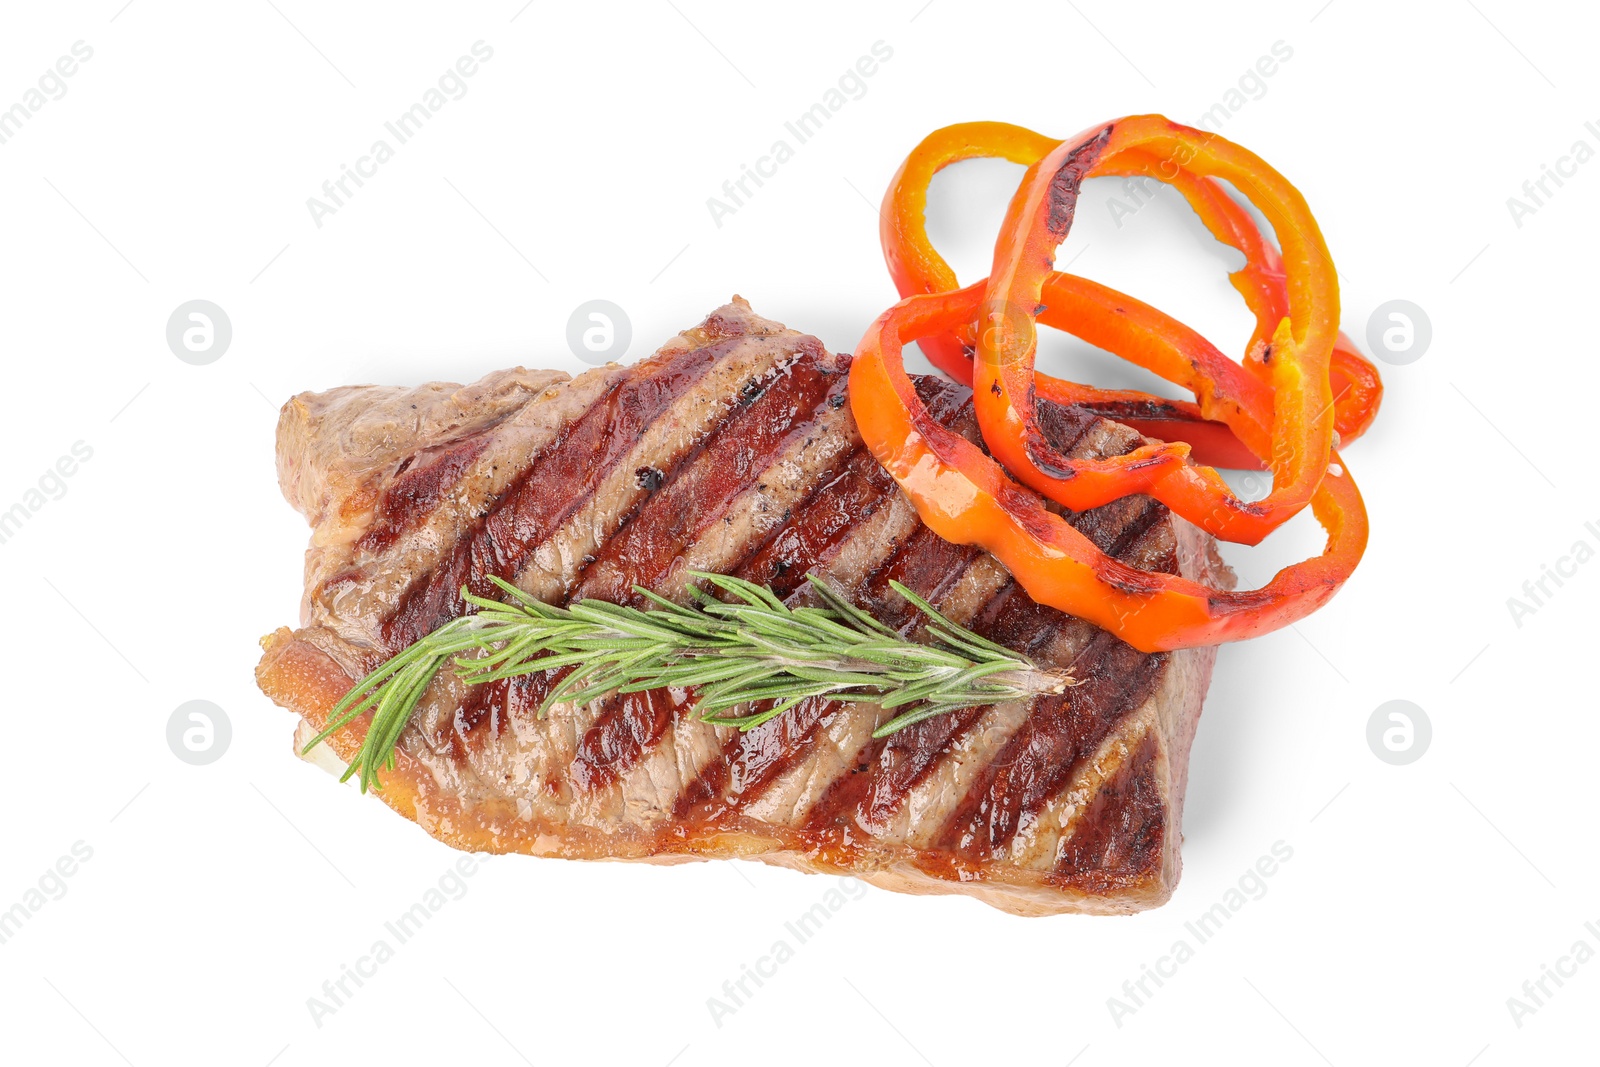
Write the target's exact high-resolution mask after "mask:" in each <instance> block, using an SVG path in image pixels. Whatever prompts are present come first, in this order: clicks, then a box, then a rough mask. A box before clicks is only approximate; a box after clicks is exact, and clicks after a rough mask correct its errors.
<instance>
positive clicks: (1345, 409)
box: [879, 122, 1382, 469]
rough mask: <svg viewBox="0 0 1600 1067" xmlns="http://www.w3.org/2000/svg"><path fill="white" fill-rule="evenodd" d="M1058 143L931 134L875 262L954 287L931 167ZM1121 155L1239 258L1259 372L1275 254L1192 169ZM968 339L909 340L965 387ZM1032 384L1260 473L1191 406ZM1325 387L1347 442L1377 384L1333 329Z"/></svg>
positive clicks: (966, 328)
mask: <svg viewBox="0 0 1600 1067" xmlns="http://www.w3.org/2000/svg"><path fill="white" fill-rule="evenodd" d="M1060 143H1061V142H1059V141H1056V140H1054V139H1053V138H1049V137H1045V136H1044V135H1042V134H1038V133H1035V132H1034V131H1032V130H1028V129H1025V128H1023V127H1021V126H1013V125H1010V124H1008V123H1001V122H970V123H959V124H957V125H954V126H947V127H945V128H943V129H941V130H937V131H935V132H934V133H932V134H930V135H929V136H928V137H926V138H925V139H924V140H923V141H922V142H921V143H920V144H918V145H917V147H916V148H915V149H913V150H912V152H911V154H910V155H909V156H907V158H906V160H905V162H904V163H903V164H901V167H900V169H899V171H898V172H897V173H896V174H895V177H894V180H893V181H892V182H891V183H890V185H889V190H888V192H887V193H886V194H885V196H884V202H883V209H882V211H881V213H880V218H881V222H880V227H879V230H880V237H881V240H882V244H883V251H884V258H885V260H886V261H887V263H888V266H889V271H890V274H891V276H892V277H893V278H894V281H895V286H896V288H897V289H898V291H899V292H900V295H901V296H903V297H904V296H910V295H912V294H914V293H934V292H945V291H949V290H953V289H955V288H956V287H957V281H956V276H955V272H954V271H953V270H952V269H951V268H950V266H949V264H948V263H947V262H946V261H945V260H944V258H943V257H942V256H940V255H939V253H938V251H937V250H936V249H935V248H934V247H933V245H932V242H931V241H930V240H929V239H928V234H927V225H926V208H927V192H928V187H929V184H930V183H931V181H932V179H933V176H934V175H935V174H936V173H938V172H939V171H940V170H941V169H943V168H944V167H946V166H948V165H950V164H951V163H954V162H958V161H960V160H963V159H974V158H980V157H981V158H1003V159H1007V160H1010V161H1011V162H1014V163H1021V164H1024V165H1028V166H1031V165H1032V164H1034V163H1037V162H1038V161H1039V160H1040V159H1041V158H1043V157H1044V156H1045V155H1047V154H1048V153H1049V152H1050V151H1052V150H1053V149H1055V148H1056V147H1057V146H1058V145H1060ZM1123 158H1124V160H1125V161H1128V162H1130V163H1131V162H1137V163H1139V164H1140V167H1138V168H1135V169H1133V170H1132V171H1131V172H1135V173H1138V172H1143V171H1145V170H1149V169H1151V168H1152V167H1153V168H1154V169H1155V170H1156V173H1157V174H1158V176H1159V179H1160V180H1162V181H1165V182H1167V183H1168V184H1171V185H1173V186H1174V187H1175V188H1177V189H1178V190H1179V192H1180V193H1181V194H1182V195H1183V196H1184V197H1185V199H1186V200H1188V202H1189V203H1190V205H1191V206H1192V207H1193V208H1194V210H1195V212H1196V213H1197V214H1198V215H1199V217H1200V219H1201V221H1202V222H1203V223H1204V224H1205V226H1206V227H1207V228H1208V229H1209V230H1210V231H1211V233H1212V234H1213V236H1215V237H1216V238H1217V239H1218V240H1219V241H1222V242H1224V243H1226V244H1228V245H1230V246H1231V247H1233V248H1235V249H1237V250H1238V251H1240V252H1241V253H1242V254H1243V255H1244V257H1245V265H1244V267H1242V268H1241V269H1240V270H1238V271H1236V272H1234V273H1233V275H1232V276H1231V280H1232V281H1233V284H1234V286H1235V288H1237V289H1238V290H1239V291H1240V293H1241V294H1242V295H1243V296H1244V298H1245V300H1246V303H1247V305H1248V306H1249V308H1250V309H1251V311H1252V313H1253V314H1254V315H1255V317H1256V321H1257V327H1256V336H1255V337H1253V338H1252V340H1251V344H1250V348H1249V351H1248V352H1247V354H1246V363H1247V366H1249V368H1250V369H1251V370H1252V371H1253V372H1259V371H1260V370H1261V369H1263V368H1262V366H1261V364H1260V360H1259V356H1260V353H1261V351H1262V350H1263V349H1264V346H1265V341H1266V339H1267V338H1270V335H1271V331H1272V330H1273V329H1274V328H1276V325H1277V323H1278V322H1279V321H1281V320H1282V317H1283V314H1284V312H1285V310H1286V309H1287V289H1286V285H1285V280H1284V274H1283V266H1282V260H1281V258H1280V257H1279V255H1278V252H1277V250H1276V249H1275V248H1273V247H1272V246H1271V244H1270V243H1268V242H1267V241H1265V240H1264V239H1263V238H1262V236H1261V233H1260V231H1259V230H1258V229H1257V228H1256V225H1255V221H1254V220H1253V219H1252V218H1251V217H1250V215H1249V214H1248V213H1247V212H1245V211H1244V210H1243V208H1241V207H1240V206H1239V205H1238V204H1236V203H1235V202H1234V201H1233V199H1232V197H1230V196H1228V195H1227V193H1226V192H1224V191H1223V189H1222V187H1221V186H1220V185H1219V184H1218V183H1217V182H1215V181H1214V180H1212V179H1211V178H1207V177H1203V176H1198V175H1195V174H1194V173H1192V172H1191V171H1189V170H1187V169H1185V168H1184V167H1182V166H1179V165H1177V163H1176V161H1170V162H1164V161H1161V160H1158V159H1153V158H1152V157H1149V155H1148V154H1147V153H1146V154H1145V155H1144V158H1143V159H1140V157H1139V153H1138V152H1137V151H1136V150H1130V151H1129V152H1126V153H1124V154H1123ZM1096 173H1100V172H1099V171H1098V170H1097V171H1096ZM1050 281H1051V282H1052V283H1054V288H1055V289H1056V291H1057V292H1060V291H1066V290H1063V289H1062V288H1061V287H1062V286H1065V287H1067V289H1070V288H1071V287H1073V286H1078V285H1084V284H1092V283H1086V282H1085V280H1084V279H1081V278H1076V277H1074V276H1072V275H1066V274H1056V273H1052V274H1051V275H1050ZM1101 290H1102V291H1103V292H1104V293H1109V294H1111V299H1110V300H1109V301H1107V302H1103V304H1102V307H1103V308H1104V309H1105V310H1106V311H1108V312H1110V311H1113V310H1114V309H1115V307H1116V306H1117V305H1119V304H1121V303H1123V302H1125V301H1127V300H1129V299H1131V298H1128V297H1126V296H1124V295H1123V294H1120V293H1117V292H1116V291H1115V290H1107V289H1105V288H1104V287H1101ZM1082 321H1083V320H1077V321H1062V320H1061V319H1060V317H1055V318H1053V320H1052V321H1050V323H1049V324H1050V325H1053V326H1056V327H1057V328H1059V329H1062V330H1065V331H1067V332H1069V333H1073V334H1075V335H1079V336H1082V331H1081V330H1080V329H1079V326H1080V325H1081V324H1082ZM975 343H976V341H975V336H974V333H973V330H972V325H971V324H970V323H959V324H957V325H956V326H955V327H954V328H953V329H952V330H951V332H950V333H948V334H939V335H933V336H928V337H924V338H922V339H921V340H920V341H919V342H918V344H919V346H920V347H921V349H922V351H923V352H924V354H926V355H927V356H928V358H929V360H930V361H931V362H932V363H933V364H934V365H935V366H936V367H938V368H939V369H940V370H943V371H944V372H945V373H946V374H948V375H950V376H951V377H952V378H954V379H956V380H957V381H960V382H962V383H963V384H967V385H970V384H971V383H972V350H973V348H974V346H975ZM1095 343H1097V344H1099V345H1100V347H1103V348H1107V349H1108V350H1110V351H1112V352H1113V353H1114V354H1116V355H1119V356H1122V357H1124V358H1131V357H1130V356H1129V353H1127V352H1125V351H1119V350H1118V349H1117V348H1116V347H1114V346H1111V345H1107V344H1105V343H1104V342H1099V341H1097V342H1095ZM1252 355H1253V356H1254V357H1255V358H1254V359H1252V358H1251V356H1252ZM1036 381H1037V389H1038V392H1039V395H1041V396H1047V397H1049V398H1051V399H1053V400H1056V401H1057V402H1060V403H1069V402H1070V403H1077V404H1079V405H1081V406H1084V407H1087V408H1090V409H1091V410H1095V411H1097V412H1099V413H1101V414H1105V415H1107V416H1109V417H1112V418H1117V419H1119V420H1120V421H1124V422H1127V423H1128V424H1129V425H1131V426H1133V427H1134V428H1135V429H1137V430H1139V431H1140V432H1141V433H1144V434H1146V435H1148V436H1151V437H1155V438H1158V439H1161V440H1169V441H1183V442H1187V443H1190V444H1191V445H1192V446H1193V447H1194V449H1195V451H1194V453H1193V458H1194V459H1195V460H1197V461H1198V462H1201V463H1206V464H1209V465H1213V466H1229V467H1241V466H1248V467H1256V468H1258V469H1259V462H1260V461H1259V460H1256V459H1255V457H1254V456H1253V454H1251V453H1250V452H1249V450H1248V449H1246V448H1244V447H1243V446H1242V445H1241V444H1240V443H1239V442H1238V441H1237V440H1236V439H1234V438H1233V437H1232V434H1231V432H1230V431H1228V430H1227V429H1226V428H1225V427H1224V426H1223V424H1221V423H1220V422H1218V421H1215V420H1205V419H1204V417H1203V416H1202V415H1201V413H1200V411H1199V409H1198V408H1197V407H1195V406H1193V405H1187V404H1184V403H1183V402H1178V401H1169V400H1167V399H1165V398H1162V397H1157V396H1153V395H1151V394H1148V393H1139V392H1136V391H1132V390H1123V391H1119V392H1118V393H1117V394H1116V395H1114V396H1113V395H1109V394H1107V395H1099V394H1098V393H1097V391H1095V390H1093V389H1092V388H1091V387H1088V386H1079V385H1075V384H1072V383H1066V382H1061V381H1060V380H1059V379H1055V378H1051V377H1049V376H1048V375H1044V374H1040V375H1038V376H1037V379H1036ZM1332 387H1333V392H1334V419H1335V428H1336V429H1337V430H1338V432H1339V435H1340V439H1341V441H1342V442H1344V443H1349V442H1350V441H1352V440H1354V439H1355V438H1356V437H1358V436H1359V435H1360V434H1361V433H1363V432H1364V431H1365V430H1366V429H1367V427H1368V426H1370V425H1371V422H1372V419H1373V417H1374V416H1375V415H1376V413H1377V406H1378V402H1379V400H1380V399H1381V397H1382V383H1381V381H1380V380H1379V378H1378V374H1377V370H1376V368H1375V367H1373V365H1372V364H1371V363H1370V362H1369V361H1367V360H1366V359H1365V358H1364V357H1363V356H1361V354H1360V353H1359V351H1357V349H1356V347H1355V345H1354V344H1353V343H1352V342H1350V340H1349V338H1347V337H1346V336H1345V335H1344V334H1342V333H1341V334H1339V335H1338V342H1337V343H1336V344H1335V347H1334V353H1333V367H1332ZM1138 410H1143V411H1145V412H1149V413H1151V414H1149V415H1148V416H1147V417H1145V418H1137V417H1133V416H1132V414H1131V412H1134V411H1138Z"/></svg>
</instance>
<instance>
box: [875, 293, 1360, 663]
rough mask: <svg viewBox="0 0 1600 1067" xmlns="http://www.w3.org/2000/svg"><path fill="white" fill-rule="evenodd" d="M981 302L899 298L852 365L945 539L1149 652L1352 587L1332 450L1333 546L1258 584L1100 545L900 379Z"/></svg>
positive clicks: (1195, 641)
mask: <svg viewBox="0 0 1600 1067" xmlns="http://www.w3.org/2000/svg"><path fill="white" fill-rule="evenodd" d="M979 303H981V293H980V291H978V289H977V287H969V288H968V289H965V290H957V291H955V292H949V293H935V294H928V295H921V296H913V297H910V298H908V299H906V300H903V301H901V302H900V303H899V304H896V305H895V306H894V307H893V308H891V309H889V310H888V311H886V312H885V313H884V314H883V315H881V316H880V317H879V318H878V320H877V321H876V322H874V323H873V324H872V326H871V327H870V328H869V329H868V331H867V334H866V336H865V337H864V338H862V341H861V344H860V346H859V347H858V348H857V350H856V355H855V360H854V362H853V364H852V366H851V370H850V407H851V412H852V414H853V415H854V416H855V420H856V423H857V425H858V426H859V428H860V430H861V435H862V438H863V439H864V440H865V441H866V443H867V446H868V447H869V448H870V449H871V451H872V454H873V455H874V456H875V457H876V458H877V460H878V462H879V463H881V464H882V465H883V466H884V468H885V469H886V470H887V471H888V472H889V473H890V475H891V476H893V478H894V479H895V481H896V482H898V483H899V485H900V487H901V489H903V490H904V491H905V493H906V495H907V496H908V497H909V498H910V500H911V502H912V504H913V505H914V506H915V507H916V509H917V513H918V514H919V515H920V516H921V518H922V521H923V522H924V523H925V524H926V525H927V526H928V527H929V528H930V529H932V530H933V531H934V532H935V533H936V534H938V535H939V536H940V537H943V538H944V539H946V540H948V541H952V542H955V543H957V544H972V545H978V546H980V547H982V548H984V549H985V550H987V551H988V552H989V553H991V554H992V555H994V556H995V558H997V559H999V560H1000V562H1001V563H1003V564H1004V565H1005V566H1006V568H1007V569H1008V570H1010V572H1011V573H1012V575H1013V576H1014V577H1015V578H1016V580H1017V581H1018V582H1019V583H1020V584H1021V585H1022V587H1023V588H1024V589H1026V590H1027V591H1028V594H1029V595H1030V596H1031V597H1033V598H1034V599H1035V600H1036V601H1038V602H1040V603H1042V604H1047V605H1049V606H1051V607H1054V608H1058V609H1060V610H1061V611H1065V612H1068V613H1070V614H1072V615H1076V616H1078V617H1079V618H1083V619H1087V620H1088V621H1090V622H1092V623H1094V624H1095V625H1097V626H1100V627H1101V628H1103V629H1106V630H1108V631H1110V632H1111V633H1113V634H1116V635H1117V636H1118V637H1120V638H1121V639H1122V640H1124V641H1126V642H1128V643H1129V644H1130V645H1133V646H1134V647H1135V648H1138V649H1140V650H1141V651H1144V652H1161V651H1167V650H1170V649H1178V648H1190V647H1196V646H1201V645H1211V644H1216V643H1218V642H1221V641H1237V640H1242V639H1244V638H1248V637H1254V636H1256V635H1258V634H1262V633H1267V632H1269V631H1271V630H1275V629H1277V628H1279V627H1281V626H1286V625H1288V624H1289V623H1292V622H1295V621H1296V620H1298V619H1301V618H1304V617H1305V616H1306V615H1308V614H1310V613H1311V612H1312V611H1315V610H1316V609H1317V608H1318V607H1320V606H1321V605H1322V604H1324V603H1326V602H1327V600H1328V599H1329V598H1330V597H1332V596H1333V594H1334V593H1335V592H1336V591H1337V590H1338V589H1339V587H1340V586H1341V585H1342V584H1343V583H1344V580H1345V578H1346V577H1348V576H1349V574H1350V572H1351V571H1352V570H1353V569H1354V568H1355V565H1356V563H1357V562H1358V561H1359V560H1360V558H1361V555H1362V552H1363V551H1365V549H1366V543H1367V517H1366V509H1365V507H1364V505H1363V504H1362V501H1361V494H1360V492H1359V491H1358V490H1357V489H1356V486H1355V483H1354V481H1352V480H1351V478H1350V476H1349V473H1348V472H1347V471H1346V470H1345V469H1344V467H1343V464H1342V461H1340V459H1339V456H1338V453H1337V452H1332V453H1330V455H1331V459H1332V465H1331V466H1330V467H1329V468H1328V471H1327V475H1326V477H1324V478H1323V479H1322V480H1321V483H1320V484H1319V485H1318V487H1317V488H1316V490H1315V492H1314V493H1313V495H1312V499H1311V508H1312V512H1313V514H1314V515H1315V516H1316V518H1317V520H1318V521H1319V522H1320V523H1321V524H1322V526H1323V528H1324V529H1325V530H1326V531H1327V533H1328V543H1327V547H1326V549H1325V550H1324V552H1323V554H1322V555H1321V556H1318V557H1315V558H1313V559H1309V560H1306V561H1304V562H1301V563H1297V564H1294V565H1292V566H1290V567H1286V568H1284V569H1283V570H1281V571H1279V572H1278V573H1277V574H1276V575H1275V576H1273V578H1272V580H1271V581H1270V582H1268V583H1267V584H1266V585H1265V586H1263V587H1261V588H1260V589H1256V590H1251V591H1248V592H1225V591H1221V590H1217V589H1213V588H1211V587H1209V586H1207V585H1204V584H1203V583H1200V582H1195V581H1191V580H1189V579H1187V578H1183V577H1181V576H1179V575H1172V574H1156V573H1150V572H1147V571H1141V570H1136V569H1134V568H1132V567H1129V566H1128V565H1126V564H1124V563H1122V562H1120V561H1119V560H1117V559H1116V558H1114V557H1112V556H1108V555H1106V554H1105V553H1103V552H1101V551H1100V550H1099V549H1098V548H1096V547H1095V546H1094V544H1093V543H1092V542H1091V541H1089V539H1088V538H1087V537H1085V536H1084V535H1083V534H1081V533H1079V532H1078V531H1077V530H1076V529H1074V528H1073V527H1072V526H1071V525H1069V524H1068V523H1067V522H1066V521H1065V520H1063V519H1062V518H1061V517H1060V516H1058V515H1055V514H1053V513H1052V512H1050V511H1048V510H1047V509H1046V508H1045V506H1044V504H1043V503H1042V502H1041V501H1040V500H1039V498H1038V497H1037V496H1035V495H1034V494H1033V493H1030V492H1028V491H1027V490H1026V489H1023V488H1021V487H1019V486H1018V485H1016V483H1014V482H1013V481H1012V480H1011V479H1010V478H1009V477H1008V476H1007V474H1006V471H1005V470H1004V469H1003V468H1002V467H1001V466H1000V465H999V464H998V463H996V462H995V461H994V460H992V459H990V458H989V456H988V455H986V454H985V453H984V451H983V450H982V449H981V448H979V447H978V446H977V445H974V444H973V443H972V442H970V441H968V440H967V439H966V438H964V437H961V436H960V435H958V434H955V433H953V432H951V431H950V430H948V429H946V428H945V427H944V426H942V425H941V424H940V423H939V422H938V421H936V420H935V419H934V418H933V416H932V415H931V414H930V413H929V412H928V409H927V408H926V406H924V405H923V403H922V401H921V399H920V398H919V397H918V396H917V392H916V388H915V386H914V385H913V384H912V382H911V379H910V378H909V377H907V375H906V373H905V364H904V362H903V360H902V357H901V346H902V344H903V343H904V342H905V341H909V340H917V339H919V338H924V337H930V336H937V335H942V334H948V333H950V332H951V331H953V330H955V329H957V328H959V326H960V325H961V324H962V323H963V322H970V321H972V315H973V313H974V312H975V311H976V310H977V307H978V305H979ZM1157 314H1159V313H1157ZM1171 325H1173V326H1174V327H1176V325H1177V324H1175V323H1173V324H1171ZM1251 404H1252V406H1250V407H1249V408H1247V409H1246V410H1245V411H1244V415H1245V416H1246V417H1243V418H1241V419H1240V420H1239V422H1238V425H1237V426H1235V427H1234V429H1235V432H1237V433H1239V436H1240V440H1242V441H1243V442H1244V443H1245V444H1246V445H1247V446H1248V447H1250V448H1251V450H1252V451H1253V452H1255V453H1256V454H1257V455H1258V456H1260V457H1261V458H1263V459H1265V458H1267V457H1266V456H1265V455H1263V453H1264V452H1265V451H1267V450H1268V449H1269V448H1270V440H1269V434H1268V431H1267V430H1266V426H1267V425H1268V424H1270V422H1271V420H1272V412H1271V411H1270V410H1267V409H1261V408H1257V407H1255V406H1253V404H1254V402H1251Z"/></svg>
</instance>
